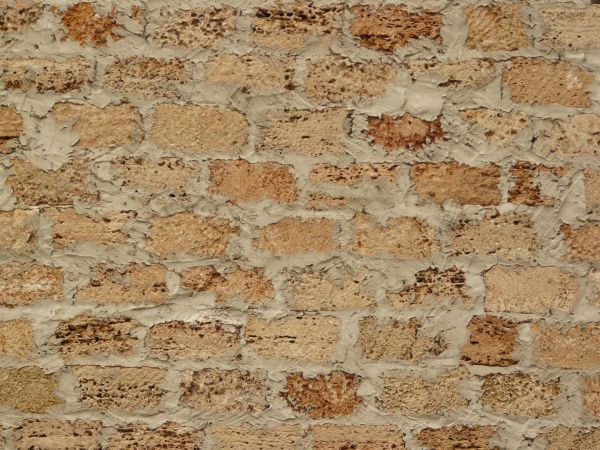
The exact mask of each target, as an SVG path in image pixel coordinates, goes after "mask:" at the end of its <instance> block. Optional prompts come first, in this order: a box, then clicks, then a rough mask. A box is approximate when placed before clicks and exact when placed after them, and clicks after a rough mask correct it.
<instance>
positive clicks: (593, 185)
mask: <svg viewBox="0 0 600 450" xmlns="http://www.w3.org/2000/svg"><path fill="white" fill-rule="evenodd" d="M584 174H585V204H586V206H587V208H588V210H590V211H593V212H600V170H591V169H586V170H585V172H584Z"/></svg>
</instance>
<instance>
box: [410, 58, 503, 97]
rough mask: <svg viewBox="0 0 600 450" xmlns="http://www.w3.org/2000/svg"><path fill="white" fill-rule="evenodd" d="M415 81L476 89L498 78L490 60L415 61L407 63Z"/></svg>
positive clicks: (451, 87)
mask: <svg viewBox="0 0 600 450" xmlns="http://www.w3.org/2000/svg"><path fill="white" fill-rule="evenodd" d="M406 68H407V70H408V72H409V73H410V76H411V77H412V79H413V81H427V82H430V83H434V84H436V85H438V86H442V87H447V88H449V89H454V90H460V89H476V88H480V87H482V86H484V85H487V84H489V83H490V81H492V79H493V78H494V77H495V76H496V63H495V61H492V60H488V59H471V60H465V61H449V62H440V61H436V60H419V59H417V60H413V61H409V62H408V63H406Z"/></svg>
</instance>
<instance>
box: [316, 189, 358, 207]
mask: <svg viewBox="0 0 600 450" xmlns="http://www.w3.org/2000/svg"><path fill="white" fill-rule="evenodd" d="M352 200H353V199H352V198H351V197H346V196H344V195H329V194H324V193H322V192H311V193H310V194H309V195H308V201H307V207H308V208H310V209H314V210H317V211H326V210H329V209H337V208H345V207H347V206H348V205H349V203H350V202H351V201H352Z"/></svg>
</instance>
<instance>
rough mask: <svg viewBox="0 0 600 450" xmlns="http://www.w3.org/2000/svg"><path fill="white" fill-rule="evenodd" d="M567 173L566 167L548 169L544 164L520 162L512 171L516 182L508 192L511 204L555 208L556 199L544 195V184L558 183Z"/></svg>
mask: <svg viewBox="0 0 600 450" xmlns="http://www.w3.org/2000/svg"><path fill="white" fill-rule="evenodd" d="M566 172H567V169H566V168H565V167H548V166H544V165H543V164H533V163H530V162H527V161H519V162H517V163H516V164H515V165H513V166H512V167H511V169H510V174H511V176H512V177H513V178H514V180H515V181H514V183H513V186H512V187H511V188H510V190H509V191H508V199H509V200H510V202H511V203H520V204H523V205H527V206H535V205H545V206H553V205H554V204H555V203H556V199H554V198H552V197H549V196H547V195H544V194H542V183H543V182H544V181H546V182H548V181H553V182H556V181H557V180H558V178H559V177H561V176H562V175H564V174H565V173H566Z"/></svg>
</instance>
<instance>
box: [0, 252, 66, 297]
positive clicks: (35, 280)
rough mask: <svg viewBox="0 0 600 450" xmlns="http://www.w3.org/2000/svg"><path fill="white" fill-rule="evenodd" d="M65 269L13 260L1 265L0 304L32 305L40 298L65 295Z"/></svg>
mask: <svg viewBox="0 0 600 450" xmlns="http://www.w3.org/2000/svg"><path fill="white" fill-rule="evenodd" d="M63 279H64V276H63V271H62V269H60V268H58V267H51V266H42V265H39V264H36V263H32V264H25V263H18V262H12V263H8V264H4V265H2V266H0V299H1V300H0V305H2V306H8V307H11V306H14V305H25V306H30V305H32V304H33V303H35V302H36V301H38V300H44V299H48V300H59V299H61V298H62V296H63Z"/></svg>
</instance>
